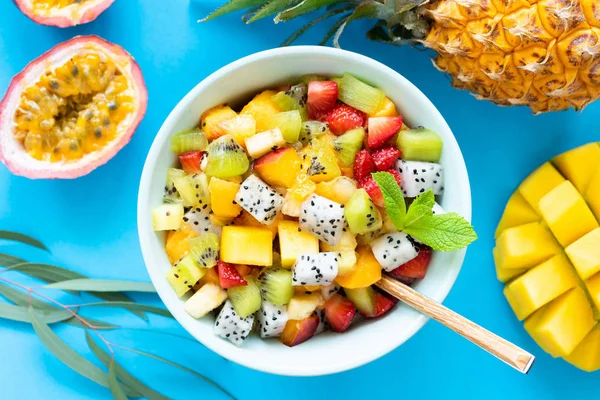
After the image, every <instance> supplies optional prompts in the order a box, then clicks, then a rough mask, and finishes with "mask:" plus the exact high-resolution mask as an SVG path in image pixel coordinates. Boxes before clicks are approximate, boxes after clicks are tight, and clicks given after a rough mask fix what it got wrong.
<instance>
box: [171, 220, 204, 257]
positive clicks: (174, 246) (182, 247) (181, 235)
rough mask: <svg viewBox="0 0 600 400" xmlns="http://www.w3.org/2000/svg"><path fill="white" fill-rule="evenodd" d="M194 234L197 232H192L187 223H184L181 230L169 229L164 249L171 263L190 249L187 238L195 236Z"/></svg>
mask: <svg viewBox="0 0 600 400" xmlns="http://www.w3.org/2000/svg"><path fill="white" fill-rule="evenodd" d="M196 236H198V234H196V232H194V231H193V230H192V228H190V227H189V225H187V224H185V225H184V226H183V228H182V229H181V230H179V231H170V232H169V233H168V234H167V241H166V244H165V251H166V253H167V257H168V258H169V261H170V262H171V264H175V263H176V262H177V261H179V260H180V259H182V258H183V256H185V255H186V254H187V253H188V252H189V251H190V245H189V243H188V239H191V238H195V237H196Z"/></svg>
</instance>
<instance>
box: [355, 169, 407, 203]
mask: <svg viewBox="0 0 600 400" xmlns="http://www.w3.org/2000/svg"><path fill="white" fill-rule="evenodd" d="M385 172H388V173H390V174H392V176H393V177H394V178H395V179H396V182H398V185H400V182H402V178H401V177H400V174H399V173H398V171H396V170H395V169H388V170H387V171H385ZM358 186H359V187H361V188H363V189H365V190H366V191H367V193H368V194H369V196H370V197H371V200H373V203H375V205H377V206H379V207H384V206H385V202H384V200H383V193H381V189H379V186H378V185H377V183H376V182H375V179H373V177H372V176H370V175H369V176H368V177H366V178H365V179H364V180H363V181H362V182H360V183H359V185H358Z"/></svg>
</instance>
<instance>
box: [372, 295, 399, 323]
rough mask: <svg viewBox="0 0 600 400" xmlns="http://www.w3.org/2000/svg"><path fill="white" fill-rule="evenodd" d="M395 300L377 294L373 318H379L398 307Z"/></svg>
mask: <svg viewBox="0 0 600 400" xmlns="http://www.w3.org/2000/svg"><path fill="white" fill-rule="evenodd" d="M397 301H398V300H396V299H395V298H391V297H387V296H386V295H384V294H381V293H375V315H373V316H372V317H371V318H377V317H380V316H382V315H383V314H385V313H386V312H388V311H390V310H391V309H392V308H393V307H394V305H396V302H397Z"/></svg>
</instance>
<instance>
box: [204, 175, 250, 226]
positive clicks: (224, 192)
mask: <svg viewBox="0 0 600 400" xmlns="http://www.w3.org/2000/svg"><path fill="white" fill-rule="evenodd" d="M238 190H240V184H239V183H235V182H229V181H225V180H222V179H219V178H214V177H213V178H211V179H210V183H209V184H208V191H209V192H210V202H211V207H212V210H213V213H214V214H215V215H216V216H217V217H219V218H235V217H237V215H238V214H239V213H240V212H242V207H240V206H239V205H238V204H237V203H236V202H235V195H236V194H237V192H238Z"/></svg>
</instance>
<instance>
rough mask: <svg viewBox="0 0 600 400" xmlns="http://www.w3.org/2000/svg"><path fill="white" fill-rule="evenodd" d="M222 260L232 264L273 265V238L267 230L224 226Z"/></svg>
mask: <svg viewBox="0 0 600 400" xmlns="http://www.w3.org/2000/svg"><path fill="white" fill-rule="evenodd" d="M221 260H222V261H225V262H228V263H232V264H248V265H259V266H264V267H268V266H271V265H273V236H272V235H271V231H269V230H268V229H265V228H252V227H246V226H224V227H223V231H222V233H221Z"/></svg>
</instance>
